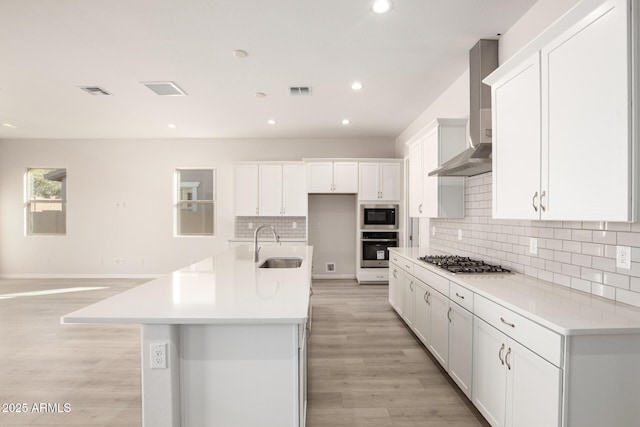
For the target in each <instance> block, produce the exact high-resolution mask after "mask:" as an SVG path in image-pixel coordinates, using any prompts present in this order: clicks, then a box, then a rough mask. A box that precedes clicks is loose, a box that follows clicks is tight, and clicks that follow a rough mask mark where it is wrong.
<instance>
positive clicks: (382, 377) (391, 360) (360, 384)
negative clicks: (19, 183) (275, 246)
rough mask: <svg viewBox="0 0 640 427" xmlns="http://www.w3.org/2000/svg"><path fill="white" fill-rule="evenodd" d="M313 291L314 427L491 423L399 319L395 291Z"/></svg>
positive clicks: (329, 285)
mask: <svg viewBox="0 0 640 427" xmlns="http://www.w3.org/2000/svg"><path fill="white" fill-rule="evenodd" d="M313 290H314V296H313V323H312V330H311V341H310V344H309V401H308V408H307V426H308V427H324V426H327V427H329V426H332V427H342V426H345V427H346V426H368V427H373V426H376V427H377V426H385V427H386V426H393V427H413V426H416V427H417V426H420V427H423V426H429V427H436V426H485V425H488V424H487V423H486V421H485V420H484V419H483V418H482V417H481V416H480V415H479V413H478V412H477V411H476V409H475V408H474V407H473V405H472V404H471V403H470V402H469V400H468V399H467V398H466V397H465V396H464V394H463V393H462V392H461V391H460V390H459V389H458V388H457V387H456V386H455V385H453V382H452V381H451V380H450V379H449V377H448V376H446V375H445V374H444V373H443V372H444V371H443V370H442V369H441V368H440V365H438V363H437V362H436V361H435V359H433V358H432V357H431V355H430V354H428V352H427V350H426V349H424V347H422V346H421V345H420V344H418V341H417V340H416V338H415V337H414V336H413V335H412V333H411V332H410V331H409V330H408V328H406V327H405V326H404V323H403V322H402V321H401V320H400V319H399V317H398V316H397V315H396V313H395V312H394V310H393V309H392V308H391V306H390V305H389V303H388V287H387V286H381V285H365V286H358V285H357V284H356V283H355V282H353V281H314V284H313Z"/></svg>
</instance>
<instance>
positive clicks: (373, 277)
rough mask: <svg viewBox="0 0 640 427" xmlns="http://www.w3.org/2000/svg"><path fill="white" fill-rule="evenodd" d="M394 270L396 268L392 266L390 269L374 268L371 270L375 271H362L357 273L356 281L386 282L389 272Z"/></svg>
mask: <svg viewBox="0 0 640 427" xmlns="http://www.w3.org/2000/svg"><path fill="white" fill-rule="evenodd" d="M391 265H392V264H391ZM394 268H396V269H397V267H394V266H393V265H392V267H391V268H390V269H386V268H374V269H373V270H375V271H363V272H360V273H358V279H359V280H360V281H361V282H388V281H389V270H391V271H393V269H394Z"/></svg>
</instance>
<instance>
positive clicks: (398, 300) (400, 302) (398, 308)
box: [396, 268, 405, 317]
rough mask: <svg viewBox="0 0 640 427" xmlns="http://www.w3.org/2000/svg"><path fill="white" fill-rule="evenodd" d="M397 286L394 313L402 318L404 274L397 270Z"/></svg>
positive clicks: (402, 271)
mask: <svg viewBox="0 0 640 427" xmlns="http://www.w3.org/2000/svg"><path fill="white" fill-rule="evenodd" d="M397 276H398V286H396V311H397V312H398V314H399V315H400V316H402V317H404V276H405V272H404V270H402V269H401V268H398V274H397Z"/></svg>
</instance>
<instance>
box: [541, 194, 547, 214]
mask: <svg viewBox="0 0 640 427" xmlns="http://www.w3.org/2000/svg"><path fill="white" fill-rule="evenodd" d="M546 195H547V192H546V191H543V192H542V194H540V209H542V212H545V211H546V210H547V208H545V207H544V205H543V204H542V198H543V197H544V196H546Z"/></svg>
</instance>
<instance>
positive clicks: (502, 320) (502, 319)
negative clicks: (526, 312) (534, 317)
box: [500, 317, 516, 328]
mask: <svg viewBox="0 0 640 427" xmlns="http://www.w3.org/2000/svg"><path fill="white" fill-rule="evenodd" d="M500 321H501V322H502V323H504V324H505V325H507V326H511V327H512V328H515V327H516V325H514V324H513V323H510V322H507V321H506V320H504V317H501V318H500Z"/></svg>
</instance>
